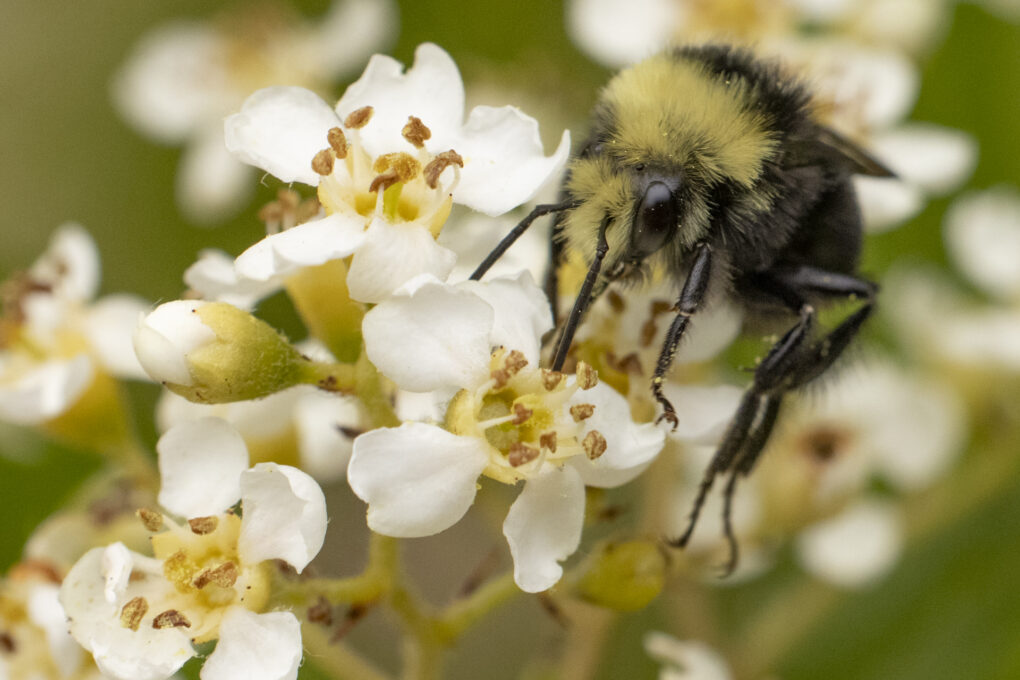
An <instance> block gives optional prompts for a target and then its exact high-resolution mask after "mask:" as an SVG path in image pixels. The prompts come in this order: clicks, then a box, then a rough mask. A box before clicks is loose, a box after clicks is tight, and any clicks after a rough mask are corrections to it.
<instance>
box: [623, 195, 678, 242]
mask: <svg viewBox="0 0 1020 680" xmlns="http://www.w3.org/2000/svg"><path fill="white" fill-rule="evenodd" d="M676 222H677V210H676V201H675V200H674V197H673V191H672V190H671V189H670V188H669V187H668V186H666V185H665V184H664V183H662V182H652V183H651V184H649V185H648V188H647V189H645V195H644V196H642V198H641V203H640V204H639V205H638V209H637V214H636V215H635V216H634V231H633V233H632V234H631V244H630V245H631V251H632V254H633V255H635V256H639V257H645V256H647V255H651V254H652V253H654V252H655V251H657V250H659V248H661V247H662V246H663V245H665V243H666V241H667V240H669V238H670V237H671V236H672V235H673V232H674V230H675V229H676Z"/></svg>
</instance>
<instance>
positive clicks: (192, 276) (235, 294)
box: [184, 250, 280, 310]
mask: <svg viewBox="0 0 1020 680" xmlns="http://www.w3.org/2000/svg"><path fill="white" fill-rule="evenodd" d="M184 282H185V283H186V284H188V287H190V288H191V289H192V290H194V291H195V292H197V293H198V294H199V295H201V296H202V299H203V300H215V301H217V302H226V303H229V304H232V305H234V306H235V307H240V308H241V309H247V310H250V309H252V308H253V307H255V305H256V303H258V301H259V300H261V299H263V298H266V297H269V296H270V295H272V294H273V293H275V292H276V291H277V290H279V289H280V283H279V282H278V281H277V279H276V278H274V277H272V276H270V278H269V280H268V281H267V280H261V281H260V280H257V279H249V278H243V277H241V276H239V275H238V273H237V270H236V269H235V268H234V258H232V257H230V256H229V255H227V254H226V253H224V252H223V251H220V250H203V251H201V252H200V253H199V254H198V261H196V262H195V263H194V264H193V265H191V266H190V267H188V269H187V270H186V271H185V272H184Z"/></svg>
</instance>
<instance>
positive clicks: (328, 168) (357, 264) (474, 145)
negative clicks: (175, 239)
mask: <svg viewBox="0 0 1020 680" xmlns="http://www.w3.org/2000/svg"><path fill="white" fill-rule="evenodd" d="M463 108H464V89H463V84H462V83H461V79H460V74H459V72H458V71H457V67H456V65H455V64H454V63H453V61H452V59H450V57H449V55H448V54H446V52H444V51H443V50H442V49H440V48H439V47H437V46H435V45H431V44H427V43H426V44H424V45H421V46H420V47H419V48H418V49H417V51H416V53H415V64H414V66H413V67H411V68H410V69H408V71H407V72H406V73H404V72H403V67H402V66H401V65H400V64H399V63H398V62H396V61H394V60H393V59H391V58H389V57H385V56H381V55H376V56H375V57H373V58H372V60H371V61H370V62H369V65H368V67H367V68H366V69H365V73H364V75H363V76H362V77H361V79H359V80H358V81H357V82H356V83H354V84H353V85H351V86H350V87H349V88H348V89H347V92H346V93H345V94H344V96H343V97H342V98H341V99H340V101H339V102H338V103H337V105H336V107H335V110H334V108H333V107H330V106H329V105H328V104H326V103H325V102H324V101H322V100H321V99H320V98H319V97H318V96H317V95H315V94H314V93H312V92H310V91H308V90H304V89H301V88H295V87H286V88H285V87H277V88H269V89H266V90H262V91H259V92H257V93H255V94H254V95H252V96H251V97H250V98H249V99H248V100H247V101H246V102H245V104H244V107H243V108H242V110H241V112H240V113H238V114H236V115H234V116H231V117H230V118H228V119H227V121H226V124H225V125H226V137H227V146H228V147H229V148H230V149H231V150H232V151H233V152H234V153H235V154H236V155H237V156H238V157H239V158H241V159H243V160H244V161H246V162H248V163H251V164H253V165H256V166H258V167H261V168H263V169H265V170H267V171H269V172H271V173H272V174H274V175H276V176H277V177H279V178H280V179H281V180H284V181H286V182H293V181H298V182H303V183H305V184H310V185H313V186H317V187H318V200H319V202H320V203H321V205H322V207H323V209H324V213H325V215H324V216H321V215H320V216H319V217H318V218H317V219H313V220H312V221H309V222H305V223H303V224H299V225H297V226H295V227H292V228H290V229H287V230H285V231H283V232H281V233H278V234H272V235H270V236H268V237H266V238H265V239H263V240H262V241H261V242H259V243H256V244H255V245H254V246H252V247H251V248H249V249H248V250H247V251H246V252H244V253H242V254H241V256H240V257H238V258H237V260H236V262H235V269H236V279H237V283H236V284H235V285H250V284H248V283H247V282H249V281H257V282H265V283H273V284H276V285H279V284H280V282H282V281H283V280H284V279H286V278H287V277H288V276H290V275H291V274H293V273H294V272H296V271H297V270H298V269H300V268H301V267H308V266H314V265H318V264H322V263H324V262H327V261H329V260H334V259H339V258H345V257H348V256H350V255H353V258H352V261H351V264H350V271H349V273H348V278H347V284H348V287H349V289H350V294H351V297H353V298H354V299H356V300H360V301H363V302H378V301H381V300H384V299H385V298H386V297H387V296H389V295H390V294H391V293H392V292H393V291H394V290H395V289H396V288H398V287H399V286H401V285H402V284H404V283H405V282H406V281H408V280H410V279H411V278H413V277H414V276H416V275H418V274H422V273H429V274H432V275H434V276H436V277H438V278H445V277H446V276H447V274H449V272H450V270H451V269H452V267H453V263H454V260H455V257H454V254H453V252H452V251H450V250H447V249H446V248H443V247H441V246H439V245H438V244H437V243H436V241H435V238H436V236H437V235H438V233H439V232H440V230H441V228H442V226H443V223H444V222H445V221H446V218H447V216H448V215H449V212H450V208H451V204H452V203H459V204H463V205H465V206H467V207H469V208H472V209H474V210H478V211H480V212H484V213H486V214H489V215H498V214H501V213H504V212H506V211H508V210H510V209H512V208H514V207H516V206H517V205H520V204H522V203H524V202H525V201H527V200H528V199H530V198H531V197H532V196H533V195H534V194H535V193H536V192H537V191H538V189H539V188H540V187H541V186H542V184H543V183H545V182H546V180H548V179H549V178H550V177H551V176H553V175H554V173H555V172H556V171H557V170H558V169H559V167H560V166H561V165H562V164H563V162H564V161H565V160H566V155H567V153H568V150H569V145H570V144H569V134H568V133H566V132H565V133H564V135H563V139H562V141H561V143H560V145H559V147H558V148H557V150H556V152H555V153H554V154H553V155H552V156H549V157H546V156H545V155H544V154H543V151H542V144H541V140H540V138H539V135H538V125H537V123H536V122H535V121H534V119H532V118H529V117H528V116H525V115H524V114H523V113H521V112H520V111H519V110H517V109H516V108H513V107H503V108H492V107H485V106H478V107H475V108H474V109H473V110H472V111H471V113H470V114H469V115H468V119H467V121H466V122H465V121H464V120H463ZM199 265H201V263H199ZM199 265H196V267H198V266H199ZM205 266H209V267H212V266H213V265H202V267H205ZM193 276H195V277H200V278H202V279H203V280H205V281H211V280H213V279H214V278H218V279H219V280H220V281H226V280H227V279H229V277H225V276H224V275H222V273H219V274H217V273H214V272H209V273H207V274H204V275H200V272H199V271H194V272H193ZM235 285H229V284H220V285H212V286H209V287H207V289H206V290H203V291H202V292H203V293H205V294H206V295H209V296H213V297H217V299H222V296H223V295H226V294H229V293H231V292H232V291H234V290H235Z"/></svg>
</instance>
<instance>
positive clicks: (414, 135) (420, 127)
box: [400, 116, 432, 149]
mask: <svg viewBox="0 0 1020 680" xmlns="http://www.w3.org/2000/svg"><path fill="white" fill-rule="evenodd" d="M400 134H401V135H403V136H404V139H406V140H407V141H409V142H411V144H413V145H414V148H416V149H423V148H425V140H427V139H429V138H430V137H432V130H429V129H428V127H426V126H425V123H423V122H421V118H418V117H417V116H408V117H407V125H405V126H404V129H403V130H401V131H400Z"/></svg>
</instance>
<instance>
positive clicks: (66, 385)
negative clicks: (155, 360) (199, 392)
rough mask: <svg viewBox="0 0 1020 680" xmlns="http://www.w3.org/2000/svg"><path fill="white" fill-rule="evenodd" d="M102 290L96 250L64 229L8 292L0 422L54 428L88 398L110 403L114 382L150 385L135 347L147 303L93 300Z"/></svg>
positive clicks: (84, 236)
mask: <svg viewBox="0 0 1020 680" xmlns="http://www.w3.org/2000/svg"><path fill="white" fill-rule="evenodd" d="M98 289H99V255H98V252H97V250H96V246H95V243H93V241H92V238H91V237H90V236H89V235H88V233H87V232H86V231H85V230H84V229H83V228H82V227H80V226H78V225H76V224H65V225H64V226H62V227H60V228H59V229H58V230H57V231H56V232H55V233H54V235H53V237H52V239H51V240H50V246H49V248H48V249H47V251H46V252H45V253H44V254H43V255H42V257H40V258H39V260H37V261H36V263H35V264H34V265H33V266H32V267H31V269H29V270H28V271H27V272H24V273H21V274H16V275H14V276H13V277H12V278H10V279H9V280H8V281H6V282H5V283H3V284H2V288H0V295H2V298H3V299H2V303H3V315H2V317H0V419H2V420H5V421H7V422H11V423H15V424H19V425H45V424H53V423H54V421H55V419H57V418H59V417H60V416H62V415H64V414H66V413H67V412H68V411H69V410H70V409H71V408H72V407H73V406H74V405H75V404H77V403H80V402H81V401H82V400H83V399H84V398H91V400H92V402H95V403H99V402H101V401H103V400H104V399H109V398H110V397H111V392H112V388H111V378H110V377H111V376H119V377H126V378H144V377H145V373H144V371H142V370H141V367H140V366H139V365H138V362H137V361H136V360H135V358H134V352H132V351H131V346H130V342H131V328H132V327H133V325H134V324H135V323H136V322H137V319H138V314H139V313H140V312H141V311H142V310H143V309H145V308H146V307H147V306H148V305H147V303H146V302H145V301H143V300H141V299H140V298H137V297H134V296H130V295H109V296H106V297H104V298H102V299H100V300H94V298H95V295H96V293H97V292H98ZM67 425H70V424H69V423H67ZM64 429H65V430H66V429H68V428H64ZM72 429H73V428H72Z"/></svg>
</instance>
